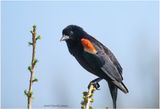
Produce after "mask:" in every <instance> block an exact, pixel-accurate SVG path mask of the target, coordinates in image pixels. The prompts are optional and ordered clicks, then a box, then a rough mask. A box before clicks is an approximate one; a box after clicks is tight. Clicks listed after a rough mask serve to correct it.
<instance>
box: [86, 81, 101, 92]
mask: <svg viewBox="0 0 160 109" xmlns="http://www.w3.org/2000/svg"><path fill="white" fill-rule="evenodd" d="M91 85H93V86H94V87H95V88H96V90H100V89H99V88H100V85H99V83H98V82H96V81H91V82H90V83H89V85H88V89H89V87H90V86H91Z"/></svg>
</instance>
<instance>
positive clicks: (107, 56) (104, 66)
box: [61, 25, 128, 108]
mask: <svg viewBox="0 0 160 109" xmlns="http://www.w3.org/2000/svg"><path fill="white" fill-rule="evenodd" d="M62 35H63V36H62V38H61V41H66V43H67V46H68V50H69V52H70V53H71V54H72V55H73V56H74V57H75V58H76V60H77V61H78V62H79V63H80V65H81V66H82V67H83V68H85V69H86V70H87V71H89V72H91V73H92V74H94V75H96V76H98V77H99V78H97V79H95V80H93V81H94V82H99V81H100V80H102V79H105V80H106V81H107V82H108V86H109V89H110V93H111V97H112V100H113V107H114V108H116V100H117V91H118V90H117V88H119V89H120V90H121V91H122V92H124V93H128V89H127V88H126V86H125V85H124V84H123V82H122V80H123V77H122V67H121V65H120V64H119V62H118V61H117V59H116V57H115V56H114V55H113V53H112V52H111V51H110V50H109V49H108V48H107V47H105V46H104V45H103V44H102V43H100V42H99V41H98V40H96V39H95V38H94V37H92V36H91V35H89V34H88V33H87V32H85V31H84V30H83V29H82V28H81V27H79V26H76V25H69V26H67V27H66V28H64V29H63V31H62Z"/></svg>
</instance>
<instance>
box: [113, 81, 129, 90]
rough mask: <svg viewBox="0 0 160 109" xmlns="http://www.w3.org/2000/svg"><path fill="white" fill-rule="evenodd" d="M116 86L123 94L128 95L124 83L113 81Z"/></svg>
mask: <svg viewBox="0 0 160 109" xmlns="http://www.w3.org/2000/svg"><path fill="white" fill-rule="evenodd" d="M112 82H113V84H114V85H116V86H117V87H118V88H119V89H120V90H121V91H122V92H124V93H128V92H129V91H128V89H127V87H126V86H125V85H124V84H123V82H117V81H112Z"/></svg>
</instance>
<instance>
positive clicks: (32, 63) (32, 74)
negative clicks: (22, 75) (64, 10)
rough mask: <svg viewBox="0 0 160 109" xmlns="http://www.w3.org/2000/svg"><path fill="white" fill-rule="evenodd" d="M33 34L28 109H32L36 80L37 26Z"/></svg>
mask: <svg viewBox="0 0 160 109" xmlns="http://www.w3.org/2000/svg"><path fill="white" fill-rule="evenodd" d="M31 33H32V60H31V70H30V74H31V75H30V80H29V88H28V96H27V97H28V104H27V108H28V109H32V93H33V92H32V85H33V80H34V68H35V60H36V59H35V53H36V52H35V49H36V26H33V30H32V31H31Z"/></svg>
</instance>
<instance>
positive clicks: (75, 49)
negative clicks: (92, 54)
mask: <svg viewBox="0 0 160 109" xmlns="http://www.w3.org/2000/svg"><path fill="white" fill-rule="evenodd" d="M66 43H67V46H68V50H69V52H70V53H71V54H72V55H74V56H75V54H77V53H79V52H81V51H82V50H83V47H82V44H81V43H80V41H70V40H68V41H66Z"/></svg>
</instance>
